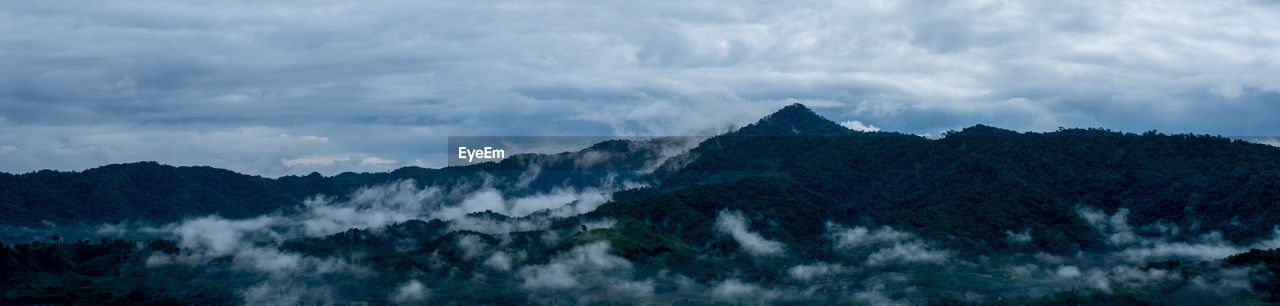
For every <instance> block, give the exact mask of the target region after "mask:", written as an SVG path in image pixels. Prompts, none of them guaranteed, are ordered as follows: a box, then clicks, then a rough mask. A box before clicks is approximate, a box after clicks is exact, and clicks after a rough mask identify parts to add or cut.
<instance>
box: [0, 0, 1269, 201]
mask: <svg viewBox="0 0 1280 306" xmlns="http://www.w3.org/2000/svg"><path fill="white" fill-rule="evenodd" d="M264 2H270V4H263V3H264ZM1278 56H1280V3H1278V2H1277V1H1230V0H1228V1H1166V0H1162V1H1113V0H1102V1H1034V2H1015V1H904V2H897V3H895V2H889V1H760V2H753V1H670V2H667V1H581V2H572V1H513V2H498V1H325V0H313V1H174V0H164V1H152V0H131V1H102V0H88V1H75V0H59V1H4V2H3V3H2V4H0V171H4V172H11V173H21V172H28V171H33V170H38V169H45V168H52V169H61V170H83V169H86V168H91V167H95V166H99V165H103V164H109V163H120V162H133V161H142V160H154V161H159V162H161V163H166V164H174V165H210V166H214V167H220V168H227V169H231V170H235V171H239V172H243V173H249V174H258V175H265V176H272V177H274V176H279V175H285V174H305V173H309V172H311V171H319V172H321V173H325V174H334V173H338V172H340V171H348V170H354V171H384V170H388V169H394V168H397V167H401V166H405V165H411V164H417V165H427V166H432V167H439V166H440V165H442V164H444V162H445V140H446V137H447V136H451V135H453V136H481V135H703V134H708V133H715V132H720V131H724V130H725V129H727V128H728V127H730V126H740V125H742V124H745V123H749V122H751V121H754V120H756V119H758V118H759V117H761V116H763V115H766V114H768V113H770V112H772V111H774V110H775V109H777V108H779V107H781V106H783V105H786V104H790V103H795V102H800V103H805V104H807V105H809V106H810V107H813V108H814V109H815V110H816V111H818V112H819V113H820V114H822V115H824V116H826V117H828V118H829V119H832V120H835V121H838V122H849V126H866V127H876V128H879V129H881V130H889V131H901V132H907V133H915V134H931V135H937V134H940V132H942V131H946V130H950V129H959V128H963V127H965V126H970V125H973V124H978V123H983V124H988V125H994V126H998V127H1003V128H1007V129H1013V130H1019V131H1049V130H1054V129H1056V128H1057V127H1060V126H1062V127H1106V128H1110V129H1113V130H1121V131H1130V132H1141V131H1146V130H1152V129H1156V130H1160V131H1164V132H1174V133H1183V132H1191V133H1200V134H1205V133H1207V134H1215V135H1217V134H1221V135H1226V136H1264V135H1280V120H1277V119H1276V118H1277V116H1280V59H1278V58H1277V57H1278ZM854 121H856V122H854Z"/></svg>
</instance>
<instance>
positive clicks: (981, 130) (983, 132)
mask: <svg viewBox="0 0 1280 306" xmlns="http://www.w3.org/2000/svg"><path fill="white" fill-rule="evenodd" d="M1017 135H1019V133H1018V132H1014V131H1010V130H1006V129H1002V128H998V127H993V126H988V125H982V124H978V125H974V126H971V127H967V128H964V129H963V130H960V131H949V132H947V133H944V134H943V136H944V137H945V138H951V137H993V136H1000V137H1005V136H1017Z"/></svg>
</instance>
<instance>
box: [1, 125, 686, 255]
mask: <svg viewBox="0 0 1280 306" xmlns="http://www.w3.org/2000/svg"><path fill="white" fill-rule="evenodd" d="M682 141H683V140H682V139H664V138H655V139H648V140H610V141H605V142H601V143H598V144H596V145H593V146H591V147H588V148H585V149H582V150H579V151H576V152H564V153H559V154H518V155H513V156H511V157H510V158H507V159H504V160H502V161H500V162H496V163H494V162H489V163H480V164H474V165H467V166H458V167H446V168H443V169H426V168H420V167H404V168H400V169H397V170H395V171H391V172H385V173H352V172H347V173H342V174H338V175H335V176H329V177H326V176H321V175H320V174H318V173H312V174H311V175H307V176H285V177H280V178H276V179H271V178H263V177H259V176H251V175H244V174H239V173H235V172H232V171H229V170H224V169H216V168H211V167H175V166H169V165H162V164H159V163H156V162H137V163H128V164H115V165H107V166H102V167H98V168H93V169H88V170H85V171H80V172H75V171H72V172H63V171H53V170H43V171H36V172H31V173H26V174H16V175H15V174H8V173H0V225H9V226H20V227H34V228H40V227H46V226H48V224H54V225H57V226H63V227H67V226H74V225H91V226H97V225H99V224H103V223H111V224H116V223H122V222H143V223H168V222H174V221H179V220H182V219H183V218H185V217H190V216H203V215H209V214H217V215H220V216H223V217H228V218H248V217H253V216H258V215H262V214H267V213H271V212H275V211H280V210H289V209H293V208H296V207H298V206H299V205H301V204H302V202H303V201H304V200H306V199H308V198H310V197H313V196H316V195H326V196H331V197H337V198H338V199H342V198H344V197H346V196H347V195H349V194H350V193H352V192H354V191H356V190H358V189H360V188H364V187H369V186H378V185H385V184H391V183H394V182H398V181H402V180H413V181H414V182H415V183H416V185H418V186H455V185H477V186H473V188H474V187H478V185H482V183H483V182H485V181H486V176H487V177H488V178H489V180H488V182H490V183H492V184H493V185H494V186H490V187H493V188H497V189H502V190H505V191H507V192H508V193H511V194H513V195H528V194H534V193H538V192H546V191H549V190H551V189H553V188H555V187H560V186H566V185H567V186H599V185H600V184H601V183H600V180H602V179H605V178H606V177H608V176H610V175H614V177H613V179H615V180H617V181H618V182H622V181H624V180H626V179H630V178H638V177H639V176H641V175H642V173H640V172H642V171H641V170H643V169H644V168H646V167H650V168H652V167H656V166H657V165H653V166H648V165H646V163H655V161H661V160H663V158H665V157H666V156H665V155H664V154H666V153H664V152H666V151H670V150H672V148H673V147H674V148H678V147H680V146H683V145H685V144H683V143H682ZM588 161H589V162H588ZM530 170H536V173H537V175H536V176H532V177H528V180H526V181H521V180H520V179H519V178H521V177H522V175H526V174H528V173H529V172H530ZM516 185H520V186H518V187H519V188H517V186H516ZM4 238H5V237H4V235H0V240H3V239H4Z"/></svg>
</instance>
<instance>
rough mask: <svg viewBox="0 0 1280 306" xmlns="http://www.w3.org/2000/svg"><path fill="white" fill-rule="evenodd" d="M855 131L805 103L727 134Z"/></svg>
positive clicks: (785, 134)
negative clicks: (814, 110) (816, 111)
mask: <svg viewBox="0 0 1280 306" xmlns="http://www.w3.org/2000/svg"><path fill="white" fill-rule="evenodd" d="M851 132H853V131H852V130H849V129H847V128H845V127H843V126H840V125H839V124H837V123H835V122H832V121H831V120H827V119H826V118H822V116H819V115H818V114H817V113H814V112H813V110H811V109H809V108H808V107H806V106H804V105H803V104H799V103H796V104H791V105H787V106H786V107H783V108H782V109H780V110H778V111H777V112H774V113H773V114H770V115H768V116H765V117H764V118H761V119H760V120H759V121H756V122H755V123H752V124H749V125H747V126H744V127H742V128H740V129H738V130H736V131H732V132H730V133H728V134H727V135H733V136H839V135H849V134H851Z"/></svg>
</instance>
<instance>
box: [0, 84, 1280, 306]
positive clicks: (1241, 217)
mask: <svg viewBox="0 0 1280 306" xmlns="http://www.w3.org/2000/svg"><path fill="white" fill-rule="evenodd" d="M663 149H664V147H662V144H660V143H653V142H635V141H607V142H602V143H599V144H597V145H594V146H591V147H589V148H586V149H583V150H581V151H578V152H568V153H562V154H556V155H532V154H531V155H518V156H514V157H512V158H508V159H506V160H504V161H502V162H500V163H483V164H477V165H471V166H465V167H450V168H445V169H423V168H414V167H410V168H402V169H399V170H396V171H393V172H389V173H360V174H356V173H345V174H341V175H337V176H333V177H324V176H320V175H311V176H303V177H296V176H293V177H282V178H278V179H268V178H261V177H253V176H245V175H240V174H235V173H232V172H229V171H225V170H219V169H213V168H207V167H171V166H164V165H159V164H155V163H135V164H124V165H110V166H104V167H101V168H96V169H91V170H87V171H83V172H70V173H68V172H56V171H41V172H35V173H29V174H22V175H3V176H0V186H3V187H4V188H3V189H0V203H3V204H4V206H3V207H4V209H5V211H4V212H5V214H3V216H4V217H3V218H6V219H5V220H3V222H2V223H0V224H5V225H15V226H25V225H34V226H41V225H40V223H41V222H42V220H49V222H56V223H58V224H70V223H81V224H86V225H92V224H95V223H111V224H116V223H119V222H123V221H131V222H139V223H142V224H143V225H139V226H136V227H129V226H127V225H121V227H123V229H121V230H120V231H123V232H128V235H122V236H126V237H136V236H143V237H146V238H144V239H142V240H135V241H133V242H132V243H130V242H129V241H127V240H113V239H102V240H97V239H93V240H86V241H78V242H75V241H49V240H46V241H42V242H39V243H30V244H27V243H23V244H18V245H12V244H11V243H10V244H9V245H5V246H3V247H2V248H0V272H3V273H0V282H2V283H3V284H5V286H6V288H15V289H6V291H5V292H4V295H3V300H0V302H4V301H8V302H15V303H17V302H24V303H25V302H39V301H44V302H51V303H61V302H87V301H93V300H94V297H92V296H90V295H94V296H98V297H102V299H101V300H106V301H115V302H119V303H126V302H128V301H153V302H177V303H233V302H243V303H251V304H252V303H272V302H279V301H291V302H293V303H312V302H315V303H323V302H330V301H353V302H365V301H367V302H373V303H375V304H377V303H394V302H397V301H402V299H401V297H403V296H405V295H413V296H415V297H419V298H418V299H417V300H421V301H433V302H453V303H461V302H474V303H481V304H554V303H558V302H564V301H575V302H577V303H580V304H591V303H606V304H607V303H623V304H631V303H658V304H674V303H689V304H708V303H730V304H735V303H737V304H760V303H766V304H777V303H812V302H822V303H842V304H844V303H852V304H892V303H905V304H927V303H939V304H957V303H993V304H1053V303H1065V304H1222V303H1245V304H1247V303H1261V302H1270V303H1274V302H1276V301H1280V299H1278V298H1277V297H1280V294H1278V293H1280V292H1278V291H1277V289H1276V288H1277V286H1276V285H1275V284H1276V283H1280V281H1277V277H1276V274H1275V267H1274V266H1275V260H1274V259H1275V257H1276V256H1275V253H1276V252H1277V251H1275V249H1277V248H1280V232H1277V230H1276V227H1277V226H1278V225H1280V192H1277V191H1276V190H1280V149H1278V148H1275V147H1271V146H1266V145H1260V144H1253V143H1247V142H1241V141H1232V140H1229V139H1225V138H1221V137H1212V136H1197V135H1164V134H1159V133H1155V132H1148V133H1144V134H1131V133H1119V132H1113V131H1109V130H1105V129H1061V130H1058V131H1054V132H1047V133H1031V132H1028V133H1022V132H1015V131H1009V130H1004V129H999V128H995V127H990V126H984V125H976V126H973V127H969V128H965V129H963V130H960V131H952V132H948V133H946V134H945V135H943V137H942V138H940V139H927V138H924V137H920V136H915V135H907V134H901V133H893V132H859V131H851V130H848V129H845V128H843V127H841V126H840V125H838V124H836V123H834V122H832V121H830V120H827V119H825V118H822V117H821V116H819V115H817V114H816V113H814V112H813V111H812V110H810V109H808V108H807V107H805V106H803V105H799V104H796V105H791V106H787V107H785V108H783V109H781V110H779V111H778V112H777V113H775V114H772V115H770V116H767V117H765V118H762V119H761V120H760V121H759V122H756V123H754V124H751V125H748V126H745V127H743V128H741V129H738V130H736V131H732V132H729V133H726V134H723V135H718V136H715V137H711V138H708V139H706V140H703V141H701V142H700V143H698V144H697V145H696V146H694V147H692V148H690V149H688V150H687V151H685V152H683V153H681V154H679V155H677V156H674V157H672V156H668V155H666V154H664V153H661V152H667V151H669V150H663ZM667 149H669V148H667ZM601 156H604V157H605V158H601ZM586 159H590V160H592V162H590V163H584V162H582V161H583V160H586ZM660 163H664V164H662V166H660V167H652V168H655V169H657V170H655V171H653V172H648V171H635V169H641V168H646V169H647V168H650V167H648V166H646V165H658V164H660ZM317 194H323V195H327V196H326V197H315V195H317ZM59 233H60V232H58V230H51V231H50V232H49V233H48V234H59ZM63 234H64V235H65V233H63ZM109 238H114V237H109ZM92 241H98V242H92ZM23 242H25V241H23ZM6 243H9V242H6ZM166 283H200V284H202V285H201V288H206V289H201V290H193V289H192V288H186V287H172V286H168V287H166V285H165V284H166ZM18 288H21V289H18ZM83 292H88V294H81V293H83ZM419 295H421V296H419Z"/></svg>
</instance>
